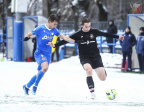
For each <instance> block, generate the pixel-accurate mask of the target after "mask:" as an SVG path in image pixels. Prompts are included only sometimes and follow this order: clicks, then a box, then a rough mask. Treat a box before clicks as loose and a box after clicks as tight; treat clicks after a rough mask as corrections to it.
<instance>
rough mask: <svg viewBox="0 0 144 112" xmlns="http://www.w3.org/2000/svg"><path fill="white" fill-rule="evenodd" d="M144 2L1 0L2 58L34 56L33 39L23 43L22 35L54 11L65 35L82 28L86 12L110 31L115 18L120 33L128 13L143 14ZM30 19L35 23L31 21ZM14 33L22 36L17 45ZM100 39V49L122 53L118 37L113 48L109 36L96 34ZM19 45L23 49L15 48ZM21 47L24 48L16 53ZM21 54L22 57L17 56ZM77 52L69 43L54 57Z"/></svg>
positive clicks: (97, 26) (0, 42)
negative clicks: (16, 23) (15, 24)
mask: <svg viewBox="0 0 144 112" xmlns="http://www.w3.org/2000/svg"><path fill="white" fill-rule="evenodd" d="M143 4H144V1H143V0H0V58H2V60H3V58H4V57H6V58H7V59H10V60H14V61H27V58H30V59H31V58H32V55H33V54H32V53H33V44H34V41H33V40H32V41H29V42H28V43H23V42H22V39H23V38H24V35H25V34H26V33H27V32H30V31H31V30H32V29H34V28H35V27H36V26H37V25H40V24H45V23H46V22H47V18H48V16H49V15H50V14H52V13H55V14H57V15H58V17H59V20H60V21H59V24H58V29H59V30H60V32H62V33H63V34H65V35H70V34H72V33H73V32H75V31H77V30H78V29H80V24H81V19H82V18H83V17H85V16H87V17H89V18H90V19H91V22H92V27H93V28H97V29H99V30H101V31H104V32H107V29H108V27H109V24H108V21H109V20H113V21H114V24H115V26H116V27H117V35H121V34H123V33H124V31H125V28H126V27H127V22H128V21H127V15H128V14H138V15H139V14H143V13H144V5H143ZM34 18H35V19H34ZM29 20H32V21H34V23H31V22H30V23H29V22H28V21H29ZM16 21H22V31H18V33H19V32H20V33H21V34H22V35H21V36H20V37H19V36H18V37H17V36H15V35H16V33H17V31H14V29H17V27H16V28H14V23H15V22H16ZM14 32H15V33H14ZM15 37H16V38H20V40H19V41H20V43H19V44H18V45H16V44H15ZM16 40H17V39H16ZM97 42H98V47H99V48H100V52H101V53H118V54H121V46H120V44H119V41H117V40H113V42H112V43H109V44H111V45H112V46H113V49H112V52H110V48H109V44H108V43H107V41H106V37H97ZM28 44H31V45H29V46H28ZM19 46H20V47H19ZM18 47H19V48H20V49H15V48H18ZM26 49H29V50H26ZM18 50H19V51H21V52H18V54H17V51H18ZM62 50H63V51H62ZM19 55H20V59H17V58H19ZM74 55H77V46H76V45H75V44H67V45H65V46H63V47H62V48H60V49H59V56H58V57H57V55H54V56H53V61H57V60H61V59H63V58H67V57H70V56H74ZM14 57H16V58H14Z"/></svg>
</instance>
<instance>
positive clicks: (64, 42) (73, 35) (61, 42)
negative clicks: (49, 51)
mask: <svg viewBox="0 0 144 112" xmlns="http://www.w3.org/2000/svg"><path fill="white" fill-rule="evenodd" d="M77 37H78V32H76V33H73V34H72V35H70V38H72V39H74V40H76V38H77ZM66 43H68V42H67V41H65V40H62V41H60V42H58V43H56V44H55V47H58V46H61V45H64V44H66Z"/></svg>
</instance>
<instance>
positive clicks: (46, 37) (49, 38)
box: [42, 35, 53, 40]
mask: <svg viewBox="0 0 144 112" xmlns="http://www.w3.org/2000/svg"><path fill="white" fill-rule="evenodd" d="M52 38H53V37H51V36H47V35H45V36H44V37H43V38H42V40H45V39H46V40H52Z"/></svg>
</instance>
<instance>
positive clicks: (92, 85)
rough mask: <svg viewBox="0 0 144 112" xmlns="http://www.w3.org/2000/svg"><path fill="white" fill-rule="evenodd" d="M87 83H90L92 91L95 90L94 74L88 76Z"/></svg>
mask: <svg viewBox="0 0 144 112" xmlns="http://www.w3.org/2000/svg"><path fill="white" fill-rule="evenodd" d="M87 85H88V88H89V90H90V92H91V93H92V92H94V82H93V78H92V76H88V77H87Z"/></svg>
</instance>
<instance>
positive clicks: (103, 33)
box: [93, 29, 119, 39]
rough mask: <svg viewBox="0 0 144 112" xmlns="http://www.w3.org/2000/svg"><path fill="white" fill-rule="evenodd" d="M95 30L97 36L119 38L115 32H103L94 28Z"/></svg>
mask: <svg viewBox="0 0 144 112" xmlns="http://www.w3.org/2000/svg"><path fill="white" fill-rule="evenodd" d="M93 31H94V32H95V34H96V36H104V37H108V38H116V39H118V38H119V36H118V35H113V34H110V33H106V32H101V31H99V30H97V29H93Z"/></svg>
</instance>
